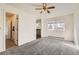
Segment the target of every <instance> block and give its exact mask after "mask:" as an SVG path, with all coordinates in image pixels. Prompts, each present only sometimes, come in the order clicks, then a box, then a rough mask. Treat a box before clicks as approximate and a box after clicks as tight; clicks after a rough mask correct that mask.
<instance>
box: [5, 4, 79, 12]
mask: <svg viewBox="0 0 79 59" xmlns="http://www.w3.org/2000/svg"><path fill="white" fill-rule="evenodd" d="M6 4H7V3H6ZM47 4H48V6H55V9H52V10H50V11H51V12H54V11H56V12H59V11H69V12H70V11H72V10H76V9H77V8H79V3H47ZM7 5H10V6H13V7H16V8H19V9H21V10H25V11H35V12H40V11H39V10H38V11H37V10H35V8H38V7H41V6H42V3H9V4H7Z"/></svg>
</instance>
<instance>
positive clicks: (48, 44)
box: [0, 37, 79, 55]
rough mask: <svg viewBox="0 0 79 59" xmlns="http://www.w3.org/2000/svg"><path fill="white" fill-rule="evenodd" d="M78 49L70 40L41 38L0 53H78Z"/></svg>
mask: <svg viewBox="0 0 79 59" xmlns="http://www.w3.org/2000/svg"><path fill="white" fill-rule="evenodd" d="M78 54H79V50H78V49H76V48H75V46H74V44H73V43H72V42H68V41H65V40H63V38H56V37H46V38H41V39H38V40H35V41H32V42H29V43H26V44H24V45H22V46H19V47H14V48H10V49H8V50H7V51H4V52H1V53H0V55H78Z"/></svg>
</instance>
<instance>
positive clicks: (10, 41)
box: [6, 39, 16, 49]
mask: <svg viewBox="0 0 79 59" xmlns="http://www.w3.org/2000/svg"><path fill="white" fill-rule="evenodd" d="M15 46H16V45H15V44H14V42H13V40H11V39H6V49H8V48H11V47H15Z"/></svg>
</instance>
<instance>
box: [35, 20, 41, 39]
mask: <svg viewBox="0 0 79 59" xmlns="http://www.w3.org/2000/svg"><path fill="white" fill-rule="evenodd" d="M39 38H41V19H37V20H36V39H39Z"/></svg>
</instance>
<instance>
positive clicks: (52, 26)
mask: <svg viewBox="0 0 79 59" xmlns="http://www.w3.org/2000/svg"><path fill="white" fill-rule="evenodd" d="M48 30H52V31H65V24H64V22H57V21H54V22H52V23H48Z"/></svg>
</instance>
